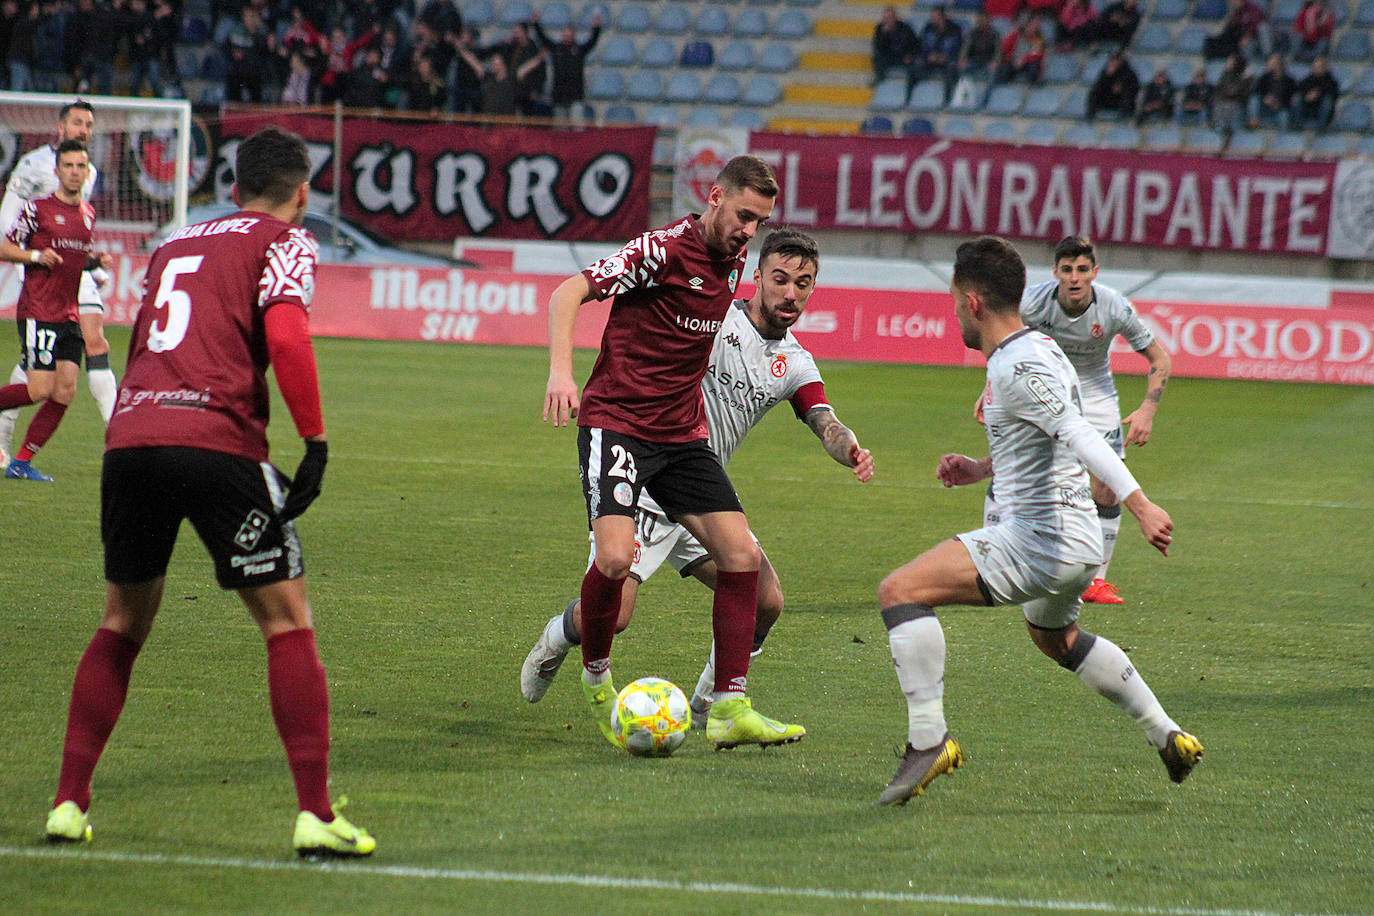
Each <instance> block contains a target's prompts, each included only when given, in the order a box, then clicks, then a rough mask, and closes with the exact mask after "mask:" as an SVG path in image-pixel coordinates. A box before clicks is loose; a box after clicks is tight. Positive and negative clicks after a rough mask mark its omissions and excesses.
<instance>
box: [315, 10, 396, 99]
mask: <svg viewBox="0 0 1374 916" xmlns="http://www.w3.org/2000/svg"><path fill="white" fill-rule="evenodd" d="M376 36H377V27H376V26H375V25H374V26H373V27H372V28H371V29H369V30H368V31H367V32H364V33H363V34H362V35H359V36H358V37H357V38H352V39H350V38H349V37H348V30H347V29H345V28H344V27H343V26H341V25H335V26H334V27H333V28H331V29H330V30H329V41H328V42H327V43H326V44H325V47H324V53H325V63H324V74H323V75H322V76H321V77H320V103H321V104H324V105H332V104H333V103H334V101H335V100H336V99H340V98H343V94H344V92H345V91H347V89H348V77H349V74H350V73H351V72H352V70H353V61H354V58H355V57H356V56H357V54H358V52H359V51H361V50H362V49H363V48H365V47H367V46H368V45H370V44H372V40H373V39H374V38H376ZM377 55H378V61H379V63H378V66H381V64H380V59H381V50H380V49H378V51H377ZM383 82H385V80H383ZM383 93H384V94H385V89H383Z"/></svg>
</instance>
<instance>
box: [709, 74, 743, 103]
mask: <svg viewBox="0 0 1374 916" xmlns="http://www.w3.org/2000/svg"><path fill="white" fill-rule="evenodd" d="M739 93H740V83H739V77H737V76H735V75H733V74H730V73H717V74H715V75H714V76H712V77H711V78H710V80H708V81H707V83H706V88H705V90H703V91H702V93H701V99H702V101H703V102H709V103H711V104H712V105H733V104H735V103H736V102H738V101H739Z"/></svg>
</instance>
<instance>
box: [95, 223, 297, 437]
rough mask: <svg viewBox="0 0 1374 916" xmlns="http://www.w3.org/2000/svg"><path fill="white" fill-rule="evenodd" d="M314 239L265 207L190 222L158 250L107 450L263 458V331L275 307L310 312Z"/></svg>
mask: <svg viewBox="0 0 1374 916" xmlns="http://www.w3.org/2000/svg"><path fill="white" fill-rule="evenodd" d="M315 258H316V244H315V240H314V239H313V238H312V237H311V236H310V233H308V232H306V231H305V230H304V229H302V228H300V227H299V226H295V225H293V224H291V223H286V222H282V221H281V220H279V219H276V218H275V217H272V216H269V215H267V214H265V213H257V212H251V211H241V212H239V213H236V214H235V215H233V216H231V217H226V218H224V219H217V220H211V221H209V222H205V223H197V224H195V225H192V226H187V227H186V228H184V229H181V230H179V231H177V232H175V233H173V234H172V235H170V236H168V238H167V240H166V241H164V242H163V243H162V245H161V246H159V247H158V249H157V251H156V252H155V253H154V254H153V257H152V260H151V262H150V263H149V265H148V274H147V279H146V281H145V289H144V294H143V304H142V306H141V307H140V309H139V312H138V318H137V319H136V320H135V321H134V328H133V333H132V337H131V339H130V343H129V365H128V368H127V369H126V370H125V373H124V380H123V383H122V384H121V385H120V388H119V401H118V403H117V404H116V406H115V412H114V416H113V417H112V418H111V419H110V425H109V428H108V429H107V431H106V434H105V444H106V448H107V449H119V448H135V447H140V446H157V445H183V446H191V447H194V448H203V449H208V450H209V451H215V452H226V453H228V454H231V455H241V456H243V457H245V458H250V459H252V460H254V461H265V460H266V459H267V421H268V389H267V376H266V371H267V364H268V353H267V336H266V332H265V331H264V329H263V314H264V312H266V310H267V309H268V308H269V307H271V306H274V305H277V304H278V303H286V304H290V305H293V306H296V307H299V308H303V309H306V310H307V311H308V310H309V308H310V300H311V298H312V297H313V296H314V293H315Z"/></svg>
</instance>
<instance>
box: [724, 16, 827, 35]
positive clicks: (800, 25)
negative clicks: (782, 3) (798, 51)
mask: <svg viewBox="0 0 1374 916" xmlns="http://www.w3.org/2000/svg"><path fill="white" fill-rule="evenodd" d="M737 34H738V33H737ZM810 34H811V17H810V16H808V15H807V14H806V13H804V12H802V11H801V10H797V9H787V10H783V11H782V12H780V13H778V18H777V21H776V22H774V23H773V37H774V38H786V39H797V38H805V37H806V36H808V35H810Z"/></svg>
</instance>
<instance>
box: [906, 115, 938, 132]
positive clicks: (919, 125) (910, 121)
mask: <svg viewBox="0 0 1374 916" xmlns="http://www.w3.org/2000/svg"><path fill="white" fill-rule="evenodd" d="M902 136H903V137H933V136H935V125H934V124H932V123H931V120H930V118H922V117H919V116H917V117H911V118H907V119H906V120H905V121H903V122H902Z"/></svg>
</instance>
